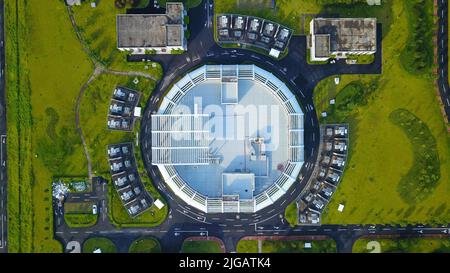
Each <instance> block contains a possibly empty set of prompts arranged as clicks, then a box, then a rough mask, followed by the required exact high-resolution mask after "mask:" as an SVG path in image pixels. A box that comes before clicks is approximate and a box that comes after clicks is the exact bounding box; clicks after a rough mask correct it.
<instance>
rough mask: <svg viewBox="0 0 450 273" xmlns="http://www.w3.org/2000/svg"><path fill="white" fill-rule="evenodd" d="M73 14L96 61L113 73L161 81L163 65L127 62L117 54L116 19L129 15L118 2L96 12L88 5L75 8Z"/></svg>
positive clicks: (106, 3)
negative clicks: (142, 74) (136, 73)
mask: <svg viewBox="0 0 450 273" xmlns="http://www.w3.org/2000/svg"><path fill="white" fill-rule="evenodd" d="M143 2H144V1H143ZM73 11H74V18H75V22H76V24H77V27H78V29H79V30H80V32H81V34H82V36H83V38H84V40H85V41H86V43H87V45H88V47H89V49H90V51H91V52H92V54H91V55H92V57H93V58H95V59H97V60H98V61H100V62H101V63H103V64H104V65H105V66H107V67H109V68H111V69H115V70H122V71H129V70H132V71H142V72H145V73H148V74H151V75H153V76H154V77H155V78H160V77H161V75H162V69H161V66H160V65H159V64H157V63H152V62H138V63H128V62H126V53H125V52H121V51H119V50H117V38H116V15H117V14H124V13H126V8H124V9H118V8H116V7H115V5H114V1H101V2H100V3H99V4H98V5H97V7H96V8H95V9H93V8H91V6H90V5H89V4H84V5H81V6H75V7H74V8H73ZM152 64H154V65H155V67H153V65H152Z"/></svg>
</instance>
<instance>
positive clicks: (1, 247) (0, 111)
mask: <svg viewBox="0 0 450 273" xmlns="http://www.w3.org/2000/svg"><path fill="white" fill-rule="evenodd" d="M4 40H5V34H4V2H3V0H1V1H0V218H1V219H0V253H2V252H7V251H8V249H7V236H8V235H7V231H8V226H7V223H8V222H7V220H8V218H7V207H6V201H7V184H6V183H7V177H6V104H5V99H6V97H5V73H4V71H5V47H4Z"/></svg>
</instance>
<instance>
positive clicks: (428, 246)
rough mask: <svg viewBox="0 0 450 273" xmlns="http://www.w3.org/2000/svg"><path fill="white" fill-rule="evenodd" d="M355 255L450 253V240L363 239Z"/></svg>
mask: <svg viewBox="0 0 450 273" xmlns="http://www.w3.org/2000/svg"><path fill="white" fill-rule="evenodd" d="M352 251H353V253H450V239H449V238H392V239H378V238H374V239H369V238H361V239H358V240H356V242H355V243H354V245H353V250H352Z"/></svg>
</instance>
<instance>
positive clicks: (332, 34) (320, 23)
mask: <svg viewBox="0 0 450 273" xmlns="http://www.w3.org/2000/svg"><path fill="white" fill-rule="evenodd" d="M310 32H311V60H313V61H326V60H328V59H329V58H330V57H331V56H336V57H337V58H347V56H348V55H370V54H375V53H376V50H377V19H376V18H315V19H313V20H311V23H310Z"/></svg>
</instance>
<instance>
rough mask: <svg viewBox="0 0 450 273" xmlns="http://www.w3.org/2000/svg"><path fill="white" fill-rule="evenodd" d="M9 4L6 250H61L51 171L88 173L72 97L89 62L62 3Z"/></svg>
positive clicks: (73, 173)
mask: <svg viewBox="0 0 450 273" xmlns="http://www.w3.org/2000/svg"><path fill="white" fill-rule="evenodd" d="M16 4H17V6H16ZM5 9H6V12H5V15H6V18H5V19H6V22H5V24H6V35H7V37H8V39H6V52H7V63H8V67H7V71H6V75H7V86H8V90H7V96H8V98H7V103H8V104H7V108H8V111H7V113H8V117H7V118H8V125H7V126H8V182H9V183H8V195H9V199H8V210H9V216H10V221H9V227H8V230H9V239H10V240H9V242H10V244H9V251H10V252H61V251H62V247H61V245H60V243H59V242H57V241H55V240H53V230H52V229H53V228H52V227H53V224H52V222H53V218H52V204H51V192H50V187H51V182H52V180H53V179H52V177H54V176H85V175H86V165H85V160H84V154H83V150H82V148H81V145H80V142H79V138H78V136H77V134H76V131H75V129H74V128H75V113H74V102H75V99H76V97H77V94H78V91H79V89H80V87H81V85H82V84H83V82H85V81H86V80H87V78H88V75H89V74H90V72H91V71H92V65H91V63H90V62H89V60H88V59H87V57H86V56H85V55H84V53H83V51H82V49H81V47H80V45H79V44H78V41H77V39H76V37H75V35H74V33H73V32H72V28H71V25H70V21H69V19H68V17H67V14H66V10H65V6H64V3H63V2H62V1H56V2H55V1H50V0H45V1H39V2H37V1H23V0H19V1H8V2H7V3H5ZM16 10H17V13H16ZM16 15H17V17H16ZM16 22H17V23H18V25H16ZM68 144H70V145H68Z"/></svg>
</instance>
